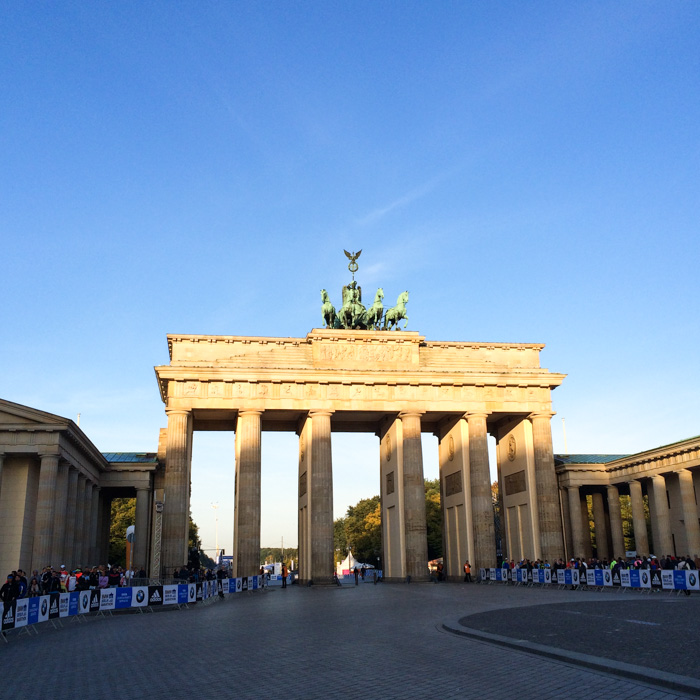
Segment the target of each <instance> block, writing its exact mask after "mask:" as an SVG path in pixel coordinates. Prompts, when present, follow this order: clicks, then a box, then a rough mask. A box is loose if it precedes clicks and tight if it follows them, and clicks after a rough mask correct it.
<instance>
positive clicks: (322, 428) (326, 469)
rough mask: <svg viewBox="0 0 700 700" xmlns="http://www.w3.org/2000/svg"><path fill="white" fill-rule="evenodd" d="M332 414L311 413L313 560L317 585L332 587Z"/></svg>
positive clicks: (312, 569) (310, 488)
mask: <svg viewBox="0 0 700 700" xmlns="http://www.w3.org/2000/svg"><path fill="white" fill-rule="evenodd" d="M331 415H332V411H309V417H310V418H311V482H310V484H309V492H310V493H309V496H310V499H311V532H310V533H309V534H310V542H311V557H310V564H311V570H310V577H311V580H312V581H313V582H314V583H317V584H318V583H332V581H333V571H334V570H335V563H334V550H333V460H332V455H331Z"/></svg>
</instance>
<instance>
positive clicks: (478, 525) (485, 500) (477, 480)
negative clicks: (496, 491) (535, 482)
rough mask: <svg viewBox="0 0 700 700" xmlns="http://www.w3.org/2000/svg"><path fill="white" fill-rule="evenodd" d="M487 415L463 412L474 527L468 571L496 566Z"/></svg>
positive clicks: (477, 571) (477, 570)
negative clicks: (464, 413)
mask: <svg viewBox="0 0 700 700" xmlns="http://www.w3.org/2000/svg"><path fill="white" fill-rule="evenodd" d="M488 415H489V414H488V413H485V412H484V413H467V414H466V418H467V424H468V426H469V483H470V486H471V506H472V522H473V524H474V525H473V528H474V561H472V562H470V563H471V565H472V571H476V574H477V575H478V573H479V569H480V568H486V569H488V568H490V567H492V566H496V535H495V532H494V526H493V504H492V501H491V474H490V472H489V452H488V443H487V439H486V436H487V431H486V417H487V416H488Z"/></svg>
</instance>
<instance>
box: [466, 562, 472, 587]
mask: <svg viewBox="0 0 700 700" xmlns="http://www.w3.org/2000/svg"><path fill="white" fill-rule="evenodd" d="M464 582H465V583H471V582H472V567H471V565H470V564H469V559H467V560H466V561H465V562H464Z"/></svg>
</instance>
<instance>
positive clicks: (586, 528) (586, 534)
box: [581, 494, 593, 559]
mask: <svg viewBox="0 0 700 700" xmlns="http://www.w3.org/2000/svg"><path fill="white" fill-rule="evenodd" d="M581 531H582V532H583V552H584V555H585V557H586V559H592V558H593V544H592V543H591V524H590V521H589V517H588V498H586V496H585V495H583V494H582V495H581Z"/></svg>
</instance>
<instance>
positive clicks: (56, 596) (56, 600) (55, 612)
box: [49, 593, 61, 620]
mask: <svg viewBox="0 0 700 700" xmlns="http://www.w3.org/2000/svg"><path fill="white" fill-rule="evenodd" d="M49 601H50V602H49V620H55V619H56V618H57V617H58V616H59V615H60V612H61V611H60V602H61V594H60V593H51V594H50V595H49Z"/></svg>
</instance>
